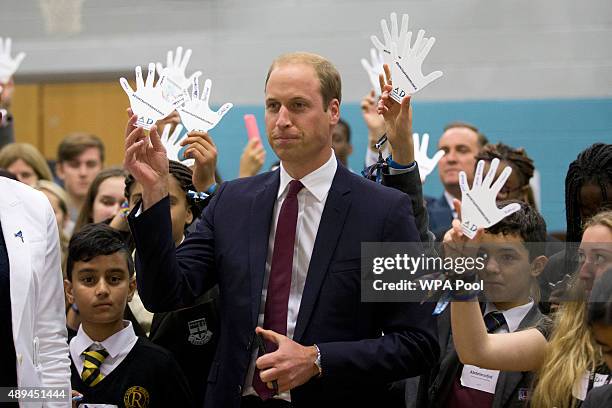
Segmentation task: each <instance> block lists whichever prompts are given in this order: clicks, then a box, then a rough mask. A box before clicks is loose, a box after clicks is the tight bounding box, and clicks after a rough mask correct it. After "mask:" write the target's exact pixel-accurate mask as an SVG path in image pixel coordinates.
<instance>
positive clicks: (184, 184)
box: [124, 160, 203, 221]
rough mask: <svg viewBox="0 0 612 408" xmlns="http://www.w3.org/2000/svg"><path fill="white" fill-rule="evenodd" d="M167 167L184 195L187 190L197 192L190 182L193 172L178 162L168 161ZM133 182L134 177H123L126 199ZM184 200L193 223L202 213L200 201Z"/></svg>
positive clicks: (129, 175)
mask: <svg viewBox="0 0 612 408" xmlns="http://www.w3.org/2000/svg"><path fill="white" fill-rule="evenodd" d="M169 167H170V175H172V176H173V177H174V178H175V179H176V181H178V183H179V185H180V186H181V189H182V190H183V191H184V192H185V195H187V192H188V191H189V190H191V191H197V190H196V188H195V186H194V185H193V181H192V176H193V171H192V170H191V169H190V168H189V167H187V166H185V165H184V164H181V163H179V162H176V161H174V160H169ZM135 182H136V180H135V179H134V176H132V175H131V174H128V175H127V176H126V177H125V192H124V194H125V196H126V197H128V198H129V197H130V192H131V190H132V187H133V186H134V183H135ZM186 198H187V204H188V205H189V209H190V210H191V213H192V214H193V220H194V221H195V220H196V219H198V217H199V216H200V214H201V213H202V208H203V207H202V205H203V204H202V201H201V200H194V199H193V198H191V197H188V196H186Z"/></svg>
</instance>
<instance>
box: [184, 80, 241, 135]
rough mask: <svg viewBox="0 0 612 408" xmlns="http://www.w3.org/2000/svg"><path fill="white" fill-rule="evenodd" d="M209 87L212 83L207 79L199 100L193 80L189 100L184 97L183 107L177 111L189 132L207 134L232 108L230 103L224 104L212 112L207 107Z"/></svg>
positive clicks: (197, 88)
mask: <svg viewBox="0 0 612 408" xmlns="http://www.w3.org/2000/svg"><path fill="white" fill-rule="evenodd" d="M211 86H212V81H211V80H210V79H207V80H206V82H204V90H203V92H202V99H200V95H199V93H200V87H199V82H198V78H197V77H196V78H194V79H193V87H192V94H191V98H189V95H185V105H184V106H182V107H181V108H179V109H178V113H179V115H181V121H182V122H183V125H185V127H186V128H187V130H188V131H189V132H191V131H194V130H195V131H199V132H208V131H209V130H210V129H212V128H214V127H215V126H217V123H219V122H220V121H221V119H222V118H223V116H224V115H225V114H226V113H227V112H228V111H229V110H230V109H231V108H232V106H234V105H233V104H231V103H226V104H224V105H223V106H221V108H220V109H219V110H218V111H216V112H215V111H212V110H211V109H210V107H209V106H208V99H209V98H210V88H211Z"/></svg>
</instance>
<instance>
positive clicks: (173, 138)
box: [160, 124, 195, 167]
mask: <svg viewBox="0 0 612 408" xmlns="http://www.w3.org/2000/svg"><path fill="white" fill-rule="evenodd" d="M171 127H172V125H171V124H167V125H166V126H164V130H163V131H162V134H161V138H160V139H161V142H162V144H163V145H164V147H165V148H166V155H167V156H168V159H169V160H174V161H176V162H180V163H182V164H184V165H185V166H187V167H190V166H193V165H194V164H195V159H187V158H185V155H184V153H185V150H186V149H187V147H189V146H181V140H182V139H184V137H185V136H186V135H187V133H184V134H183V125H181V124H178V125H176V127H175V128H174V131H173V132H172V134H170V128H171Z"/></svg>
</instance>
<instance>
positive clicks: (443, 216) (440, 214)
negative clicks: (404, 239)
mask: <svg viewBox="0 0 612 408" xmlns="http://www.w3.org/2000/svg"><path fill="white" fill-rule="evenodd" d="M425 202H426V207H427V213H428V214H429V230H430V231H431V232H433V233H434V235H435V236H436V238H437V239H438V240H439V241H442V238H444V234H445V233H446V231H448V230H449V229H450V228H451V224H452V222H453V211H452V209H451V208H450V207H449V206H448V201H446V197H444V194H442V197H440V198H437V199H436V198H433V197H425Z"/></svg>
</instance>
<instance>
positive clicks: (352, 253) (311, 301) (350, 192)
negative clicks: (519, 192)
mask: <svg viewBox="0 0 612 408" xmlns="http://www.w3.org/2000/svg"><path fill="white" fill-rule="evenodd" d="M279 180H280V177H279V171H278V170H277V171H274V172H268V173H264V174H261V175H258V176H255V177H251V178H246V179H238V180H234V181H231V182H228V183H224V184H223V185H222V186H221V187H220V188H219V191H218V192H217V193H216V194H215V197H214V198H213V200H212V201H211V203H210V205H209V206H208V207H207V208H206V210H205V213H204V216H203V217H202V219H201V221H200V222H199V223H198V226H197V229H196V231H195V232H194V233H192V234H191V235H190V236H189V237H188V238H187V239H186V240H185V241H184V242H183V244H181V245H180V246H179V248H178V249H176V251H175V248H174V243H173V242H172V238H171V233H170V231H171V222H170V211H169V200H168V198H165V199H163V200H161V201H160V202H158V203H157V204H155V205H154V206H152V207H151V208H149V209H147V210H146V211H144V212H143V213H142V214H140V215H139V216H138V217H135V216H134V214H135V212H133V213H132V214H131V215H130V217H129V222H130V227H131V229H132V232H133V235H134V240H135V243H136V248H137V254H136V269H137V271H138V272H137V277H138V290H139V294H140V297H141V299H142V301H143V303H144V305H145V306H146V307H147V309H149V310H151V311H154V312H158V311H167V310H173V309H177V308H181V307H185V306H189V305H191V304H192V303H193V302H194V300H195V299H196V298H197V297H198V296H200V295H201V294H203V293H204V292H205V291H206V290H207V289H208V288H210V287H212V285H214V284H215V283H218V284H219V289H220V298H219V302H220V306H219V313H220V322H221V327H220V329H221V333H220V336H219V345H218V348H217V351H216V354H215V360H214V362H213V366H212V367H211V371H210V375H209V377H208V389H207V394H206V403H205V406H207V407H239V406H240V398H241V395H242V386H243V384H244V382H245V377H246V374H247V369H248V366H249V363H250V359H251V352H252V350H253V347H254V345H253V342H254V341H253V340H254V333H255V327H256V325H257V317H258V314H259V304H260V300H261V292H262V287H263V280H264V273H265V264H266V255H267V250H268V237H269V233H270V224H271V220H272V214H273V208H274V204H275V202H276V197H277V194H278V187H279ZM373 204H375V205H373ZM134 211H136V210H134ZM418 240H419V235H418V232H417V229H416V227H415V220H414V217H413V215H412V208H411V205H410V198H409V196H408V195H406V194H403V193H401V192H399V191H397V190H394V189H390V188H387V187H384V186H381V185H378V184H376V183H373V182H371V181H369V180H366V179H364V178H362V177H359V176H356V175H354V174H352V173H351V172H350V171H348V170H347V169H346V168H345V167H343V166H342V165H340V164H339V165H338V170H337V171H336V175H335V177H334V180H333V183H332V186H331V188H330V191H329V195H328V197H327V201H326V203H325V208H324V211H323V214H322V216H321V222H320V225H319V230H318V233H317V237H316V240H315V244H314V250H313V253H312V257H311V261H310V265H309V268H308V275H307V279H306V283H305V286H304V292H303V295H302V300H301V304H300V311H299V315H298V319H297V322H296V327H295V334H294V337H293V340H295V341H296V342H298V343H300V344H303V345H312V344H315V343H316V344H317V345H318V346H319V348H320V350H321V356H322V365H323V376H322V377H321V378H316V379H311V380H310V381H309V382H308V383H306V384H304V385H302V386H301V387H297V388H295V389H293V390H292V391H291V399H292V403H293V405H294V406H296V407H312V406H315V404H319V405H321V404H324V406H329V405H330V404H338V405H339V406H379V404H380V403H381V402H382V403H384V402H385V401H386V397H387V395H388V393H387V388H388V384H389V383H390V382H392V381H395V380H399V379H401V378H405V377H411V376H416V375H419V374H422V373H424V372H427V371H429V369H430V367H431V366H432V365H433V364H434V363H435V362H436V360H437V356H438V344H437V337H436V323H435V320H434V319H433V318H432V315H431V313H432V310H433V305H430V304H424V305H420V304H414V303H362V302H361V289H360V278H361V273H360V267H361V265H360V262H361V259H360V256H361V243H362V242H380V241H388V242H392V241H397V242H408V241H418ZM383 333H384V336H383V335H382V334H383ZM372 404H375V405H372Z"/></svg>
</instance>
